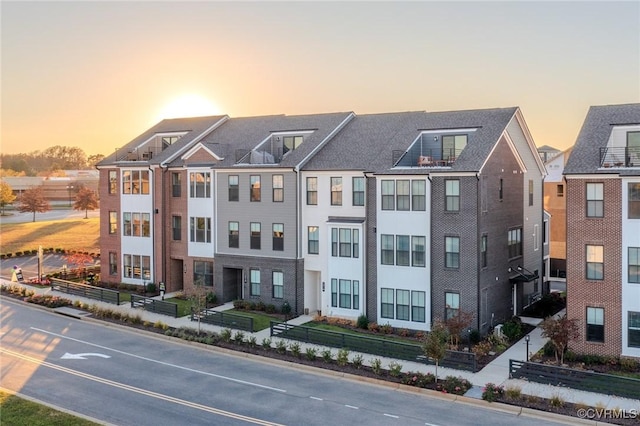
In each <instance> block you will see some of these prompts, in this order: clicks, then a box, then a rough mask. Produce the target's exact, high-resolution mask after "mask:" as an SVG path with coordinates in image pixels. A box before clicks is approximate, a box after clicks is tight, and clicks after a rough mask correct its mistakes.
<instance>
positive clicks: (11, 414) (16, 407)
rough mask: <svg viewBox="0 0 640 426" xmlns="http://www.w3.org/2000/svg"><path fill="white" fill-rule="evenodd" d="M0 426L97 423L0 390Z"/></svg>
mask: <svg viewBox="0 0 640 426" xmlns="http://www.w3.org/2000/svg"><path fill="white" fill-rule="evenodd" d="M0 412H1V413H2V426H14V425H15V426H18V425H29V426H91V425H97V424H98V423H94V422H90V421H89V420H85V419H82V418H80V417H76V416H72V415H71V414H67V413H63V412H61V411H58V410H54V409H53V408H49V407H47V406H46V405H41V404H38V403H35V402H31V401H27V400H26V399H22V398H20V397H18V396H15V395H11V394H9V393H7V392H4V391H0Z"/></svg>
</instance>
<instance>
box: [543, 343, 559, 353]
mask: <svg viewBox="0 0 640 426" xmlns="http://www.w3.org/2000/svg"><path fill="white" fill-rule="evenodd" d="M555 353H556V350H555V348H554V347H553V343H551V341H548V342H547V343H545V344H544V346H543V347H542V354H543V355H544V356H553V355H554V354H555Z"/></svg>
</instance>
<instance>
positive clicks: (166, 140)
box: [161, 136, 182, 150]
mask: <svg viewBox="0 0 640 426" xmlns="http://www.w3.org/2000/svg"><path fill="white" fill-rule="evenodd" d="M181 137H182V136H162V139H161V140H162V149H163V150H165V149H167V148H168V147H169V146H171V145H173V144H174V143H176V142H177V141H178V139H180V138H181Z"/></svg>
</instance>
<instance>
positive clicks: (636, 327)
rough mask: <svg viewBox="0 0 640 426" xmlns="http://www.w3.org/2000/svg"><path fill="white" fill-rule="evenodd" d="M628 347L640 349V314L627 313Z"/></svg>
mask: <svg viewBox="0 0 640 426" xmlns="http://www.w3.org/2000/svg"><path fill="white" fill-rule="evenodd" d="M627 333H628V334H627V346H629V347H630V348H640V312H633V311H628V313H627Z"/></svg>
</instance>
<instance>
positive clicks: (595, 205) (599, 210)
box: [587, 183, 604, 217]
mask: <svg viewBox="0 0 640 426" xmlns="http://www.w3.org/2000/svg"><path fill="white" fill-rule="evenodd" d="M603 216H604V184H602V183H588V184H587V217H603Z"/></svg>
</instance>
